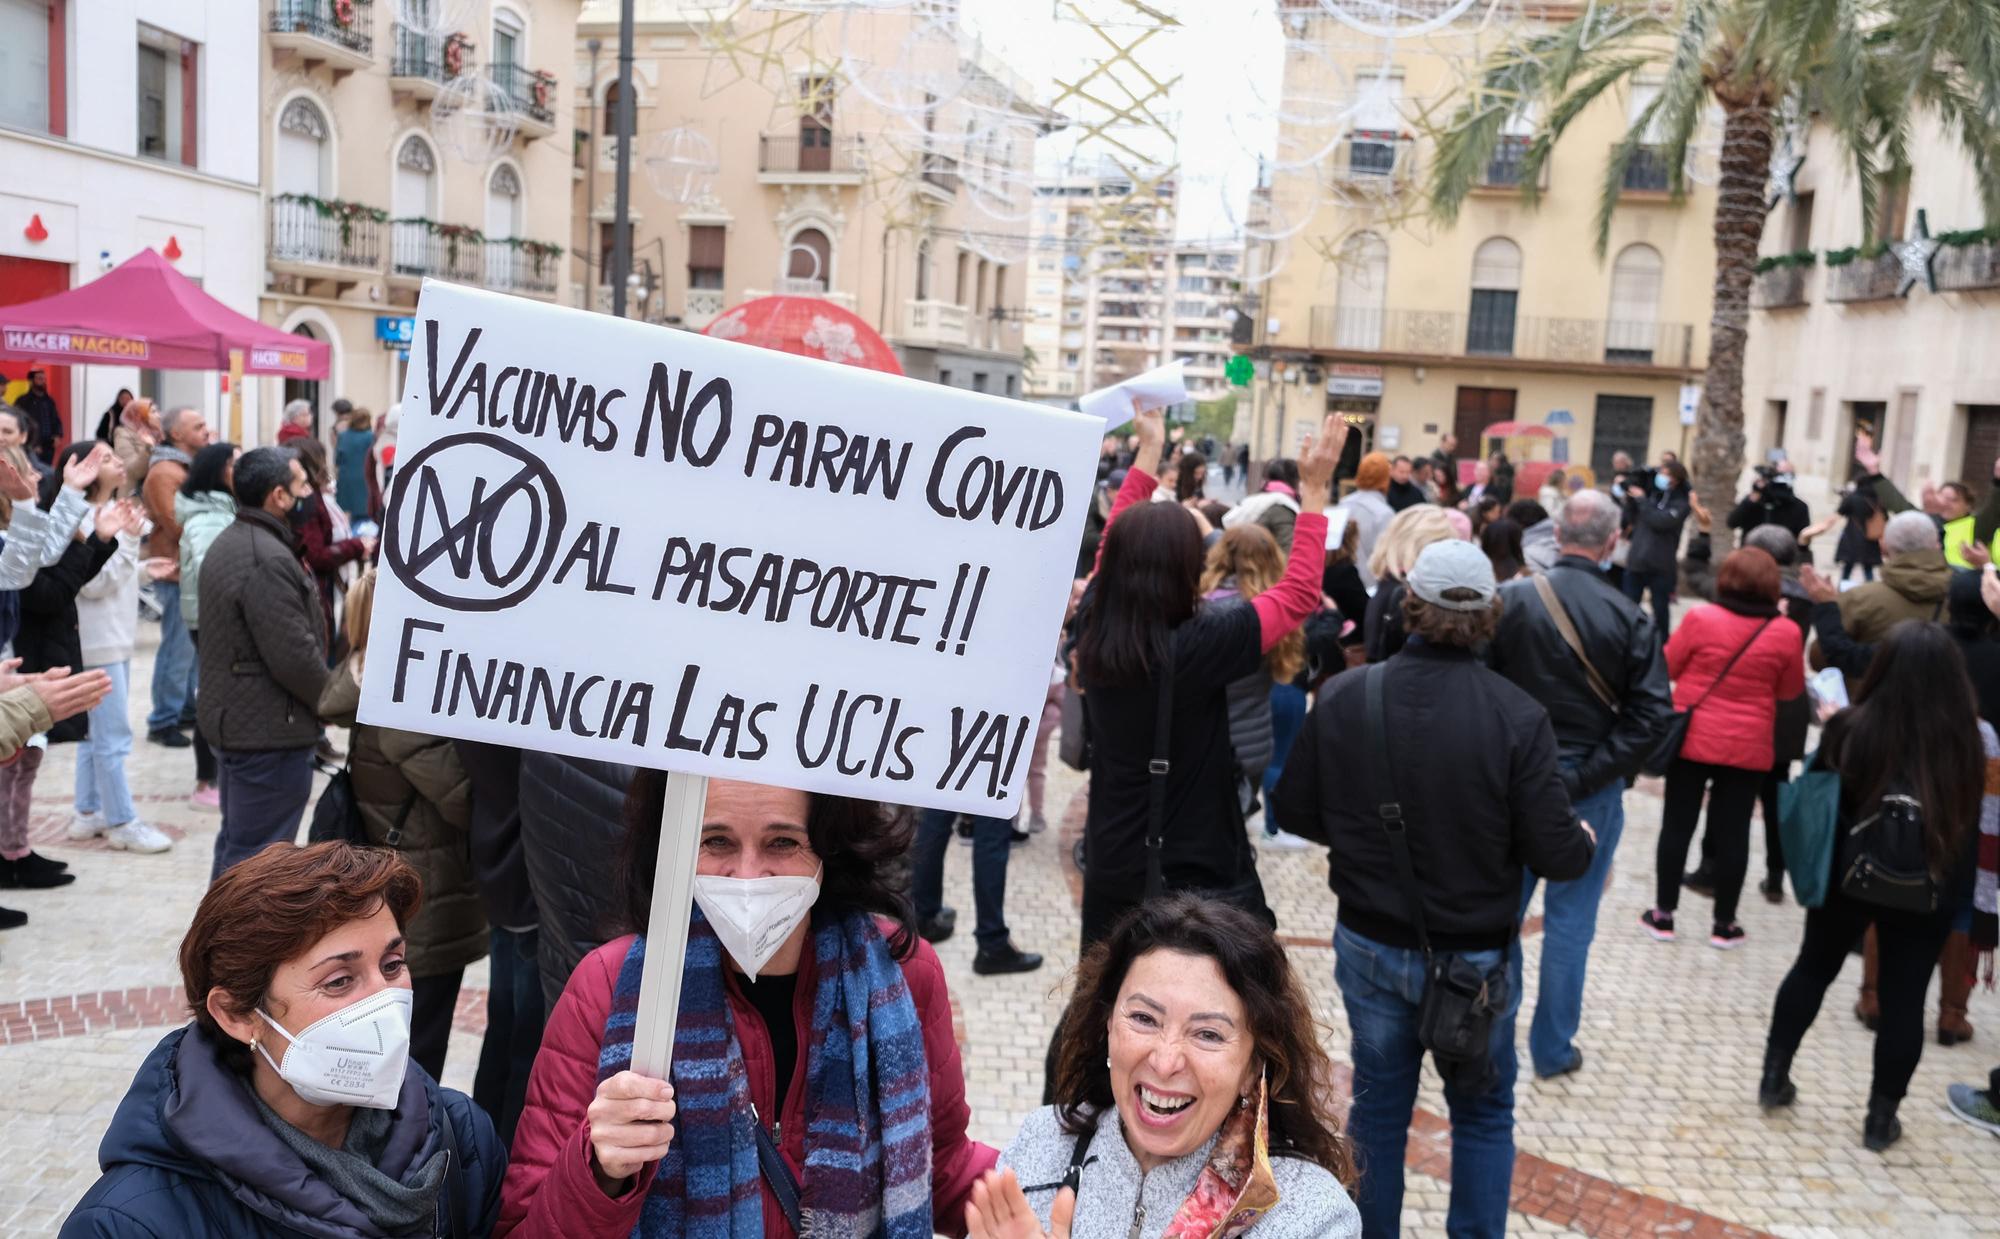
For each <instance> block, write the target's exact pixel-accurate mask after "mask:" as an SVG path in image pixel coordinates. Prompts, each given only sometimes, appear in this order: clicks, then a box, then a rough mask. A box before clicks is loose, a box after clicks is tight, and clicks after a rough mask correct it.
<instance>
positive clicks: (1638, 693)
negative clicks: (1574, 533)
mask: <svg viewBox="0 0 2000 1239" xmlns="http://www.w3.org/2000/svg"><path fill="white" fill-rule="evenodd" d="M1547 580H1548V582H1549V584H1550V585H1551V586H1553V587H1554V588H1555V591H1556V597H1557V598H1559V599H1561V600H1562V604H1563V610H1564V611H1565V612H1567V613H1568V615H1569V619H1570V623H1572V624H1574V625H1575V626H1576V631H1577V637H1578V639H1580V640H1581V641H1582V642H1583V648H1584V651H1585V652H1586V653H1588V654H1589V655H1590V665H1591V666H1593V667H1595V668H1597V673H1598V674H1599V675H1600V676H1602V677H1604V682H1605V683H1606V684H1607V685H1609V686H1610V688H1611V695H1612V696H1613V697H1615V698H1616V699H1617V701H1618V707H1619V708H1618V709H1617V710H1616V711H1613V710H1612V709H1610V708H1609V707H1607V706H1606V705H1605V704H1604V703H1603V702H1602V701H1600V700H1598V697H1597V694H1595V693H1593V692H1592V691H1591V689H1590V679H1589V677H1588V675H1587V674H1586V673H1585V672H1584V669H1583V664H1581V663H1579V662H1578V661H1577V660H1576V655H1575V654H1574V653H1572V652H1571V650H1570V648H1569V645H1568V643H1566V642H1565V641H1564V640H1563V637H1562V632H1561V630H1559V629H1558V628H1557V627H1556V622H1555V619H1554V617H1553V616H1551V615H1550V614H1549V611H1548V608H1547V607H1545V606H1543V605H1542V599H1541V593H1540V591H1539V590H1537V589H1536V588H1535V583H1534V581H1532V580H1527V581H1510V582H1508V583H1507V584H1506V585H1504V586H1502V587H1501V590H1500V596H1501V598H1502V599H1504V600H1505V606H1504V608H1503V609H1502V611H1501V612H1500V631H1499V632H1498V633H1496V634H1495V635H1494V638H1493V644H1492V645H1491V646H1490V647H1488V650H1487V660H1488V662H1490V663H1491V665H1492V667H1493V669H1494V670H1495V671H1498V672H1499V673H1500V674H1501V675H1504V676H1506V677H1507V678H1508V679H1509V680H1512V681H1513V682H1514V683H1515V684H1517V685H1519V686H1520V687H1521V689H1522V690H1523V691H1525V692H1526V693H1527V694H1528V695H1529V696H1531V697H1533V698H1534V699H1535V700H1537V701H1539V702H1541V703H1542V705H1543V706H1544V707H1546V708H1547V710H1548V712H1549V723H1550V725H1551V726H1553V727H1554V728H1555V733H1556V745H1557V748H1558V749H1559V750H1560V751H1561V754H1562V758H1563V762H1564V767H1565V768H1564V770H1563V788H1564V790H1565V791H1567V792H1568V793H1569V794H1570V798H1571V799H1573V800H1574V799H1579V798H1581V797H1583V796H1586V795H1589V794H1590V793H1592V792H1595V791H1597V790H1598V789H1599V788H1602V787H1605V786H1607V785H1609V784H1610V783H1612V782H1613V781H1614V780H1621V779H1629V778H1631V777H1632V776H1633V775H1635V774H1637V773H1638V772H1639V763H1640V762H1641V761H1642V760H1644V758H1645V755H1646V752H1647V750H1649V749H1650V748H1651V747H1652V746H1653V742H1654V741H1655V739H1656V738H1657V737H1658V736H1660V734H1661V733H1662V732H1664V731H1665V730H1666V726H1667V718H1668V716H1669V715H1670V714H1672V713H1673V708H1674V703H1673V696H1672V691H1671V689H1670V688H1669V687H1668V684H1667V665H1666V662H1665V660H1664V659H1662V658H1661V657H1660V639H1659V638H1658V637H1657V636H1655V635H1654V633H1653V622H1652V620H1651V619H1649V618H1647V615H1646V612H1645V611H1644V610H1643V609H1642V608H1641V607H1640V606H1639V604H1638V603H1636V602H1633V601H1632V600H1631V599H1629V598H1627V597H1626V596H1625V595H1624V594H1623V593H1622V592H1620V591H1619V590H1617V589H1614V588H1612V585H1611V582H1610V580H1609V579H1608V578H1607V577H1606V576H1605V575H1604V574H1603V573H1602V572H1599V571H1598V570H1597V565H1596V564H1594V563H1592V562H1591V561H1590V560H1588V559H1585V558H1584V557H1583V556H1581V555H1564V556H1562V557H1561V558H1559V559H1557V560H1556V563H1555V567H1553V568H1551V569H1549V572H1548V576H1547Z"/></svg>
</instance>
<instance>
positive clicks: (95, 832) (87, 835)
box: [69, 813, 110, 843]
mask: <svg viewBox="0 0 2000 1239" xmlns="http://www.w3.org/2000/svg"><path fill="white" fill-rule="evenodd" d="M109 826H110V823H109V822H106V821H105V820H104V815H103V814H102V813H79V814H77V815H76V816H75V817H73V818H71V819H70V823H69V837H70V838H71V839H74V840H76V841H77V842H79V843H80V842H82V841H83V840H85V839H95V838H96V837H97V836H99V835H101V834H103V833H104V832H105V830H106V829H107V828H108V827H109Z"/></svg>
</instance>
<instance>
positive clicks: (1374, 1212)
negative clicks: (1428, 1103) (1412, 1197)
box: [1273, 539, 1592, 1235]
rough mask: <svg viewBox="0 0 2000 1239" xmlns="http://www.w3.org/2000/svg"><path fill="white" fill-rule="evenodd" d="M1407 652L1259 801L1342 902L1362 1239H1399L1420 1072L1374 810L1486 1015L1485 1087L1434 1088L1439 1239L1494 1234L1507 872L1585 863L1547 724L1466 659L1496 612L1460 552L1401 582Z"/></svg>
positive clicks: (1486, 564) (1403, 941)
mask: <svg viewBox="0 0 2000 1239" xmlns="http://www.w3.org/2000/svg"><path fill="white" fill-rule="evenodd" d="M1405 585H1406V587H1407V589H1406V593H1405V601H1404V603H1403V606H1404V616H1405V622H1406V624H1407V626H1408V629H1409V632H1410V638H1409V641H1408V643H1407V644H1405V645H1404V647H1403V650H1402V652H1401V653H1399V654H1397V655H1396V656H1395V657H1393V658H1391V659H1390V660H1389V661H1388V662H1387V663H1385V664H1383V665H1382V666H1380V667H1375V668H1370V669H1369V671H1368V673H1367V674H1365V675H1362V674H1355V675H1343V676H1336V677H1335V678H1334V679H1333V680H1332V681H1330V682H1329V685H1328V687H1327V688H1326V689H1325V690H1323V691H1322V692H1321V694H1320V698H1319V701H1318V703H1317V704H1316V705H1315V707H1314V709H1313V712H1312V714H1311V715H1310V716H1309V717H1308V718H1307V720H1306V724H1305V727H1304V728H1303V729H1302V730H1301V731H1300V733H1299V737H1298V739H1297V741H1296V742H1295V743H1294V744H1293V746H1292V751H1291V755H1290V757H1289V758H1288V759H1287V760H1286V762H1285V773H1284V777H1283V778H1281V779H1280V780H1279V782H1278V788H1277V792H1276V794H1275V795H1274V797H1273V800H1274V803H1275V805H1276V809H1277V813H1278V817H1279V820H1281V821H1283V822H1284V823H1285V824H1286V827H1287V829H1290V830H1293V831H1296V832H1297V833H1299V834H1301V835H1304V836H1306V837H1308V838H1311V839H1314V840H1316V841H1318V842H1322V843H1325V844H1327V845H1328V846H1329V848H1330V849H1331V852H1332V856H1331V862H1330V864H1329V867H1328V882H1329V885H1331V886H1332V887H1333V891H1334V893H1335V894H1336V895H1338V896H1339V897H1340V921H1339V928H1338V929H1337V930H1336V931H1335V932H1334V936H1333V948H1334V953H1335V958H1336V965H1335V971H1334V978H1335V980H1336V981H1337V982H1338V984H1339V986H1340V991H1341V998H1342V1001H1343V1002H1344V1003H1345V1004H1346V1007H1347V1020H1348V1024H1349V1025H1350V1027H1351V1028H1352V1029H1353V1035H1354V1046H1353V1054H1354V1104H1353V1106H1352V1108H1350V1109H1349V1111H1348V1136H1349V1138H1350V1139H1351V1140H1352V1141H1353V1142H1354V1146H1355V1151H1356V1153H1357V1155H1358V1159H1359V1160H1360V1161H1361V1163H1362V1164H1363V1165H1364V1166H1366V1167H1368V1174H1367V1175H1365V1176H1364V1177H1363V1178H1362V1180H1361V1191H1360V1200H1359V1203H1360V1207H1361V1216H1362V1222H1363V1228H1364V1230H1365V1232H1366V1233H1367V1234H1371V1235H1376V1234H1395V1233H1397V1231H1398V1227H1399V1223H1400V1217H1401V1213H1402V1200H1403V1145H1404V1142H1405V1140H1406V1138H1407V1136H1408V1132H1409V1123H1410V1113H1411V1109H1412V1107H1413V1106H1414V1105H1415V1104H1416V1096H1417V1084H1418V1081H1419V1078H1420V1076H1421V1072H1422V1067H1423V1055H1424V1047H1423V1044H1422V1043H1421V1042H1420V1041H1419V1040H1418V1037H1417V1012H1418V1006H1419V1003H1420V1002H1421V1000H1422V998H1423V992H1424V984H1425V980H1424V978H1425V965H1424V954H1423V951H1422V950H1421V949H1420V939H1419V933H1418V926H1417V921H1416V919H1415V918H1414V917H1413V916H1412V911H1411V909H1412V905H1411V901H1410V899H1409V897H1408V896H1407V895H1406V894H1405V884H1404V880H1403V879H1402V877H1401V876H1400V870H1399V861H1398V849H1397V847H1396V846H1395V843H1394V838H1395V836H1393V835H1392V834H1391V833H1390V830H1389V828H1388V826H1387V824H1386V823H1385V821H1384V818H1383V816H1382V815H1381V814H1380V813H1379V812H1378V808H1379V807H1380V806H1382V805H1385V804H1387V803H1389V802H1391V801H1396V802H1400V804H1401V809H1402V815H1401V820H1402V822H1403V824H1404V825H1403V832H1404V835H1405V837H1406V838H1407V841H1408V842H1407V847H1408V851H1409V853H1410V855H1411V858H1412V868H1413V869H1414V876H1415V883H1416V887H1417V890H1418V893H1419V897H1420V899H1421V902H1422V921H1423V927H1424V936H1425V937H1427V938H1428V940H1429V943H1430V945H1431V947H1432V948H1434V949H1435V950H1437V951H1439V952H1444V953H1449V954H1451V955H1454V956H1456V957H1458V960H1459V962H1460V963H1461V964H1462V965H1464V966H1466V967H1469V968H1472V969H1475V970H1476V971H1477V972H1478V973H1479V974H1480V976H1482V977H1483V978H1485V981H1486V985H1487V989H1488V992H1489V994H1490V995H1492V996H1493V997H1494V1006H1495V1008H1496V1013H1495V1018H1494V1020H1493V1029H1492V1034H1491V1038H1490V1042H1489V1060H1490V1067H1491V1071H1492V1074H1491V1076H1489V1077H1488V1080H1487V1081H1485V1082H1484V1086H1483V1087H1482V1086H1480V1085H1479V1084H1468V1083H1465V1082H1463V1081H1462V1080H1461V1079H1460V1078H1459V1076H1458V1075H1457V1073H1456V1072H1454V1073H1453V1076H1452V1078H1449V1079H1448V1080H1447V1082H1446V1085H1445V1101H1446V1103H1447V1104H1448V1105H1449V1107H1450V1109H1451V1126H1452V1197H1451V1212H1450V1216H1449V1218H1448V1221H1447V1225H1448V1227H1449V1229H1450V1230H1451V1232H1452V1233H1453V1234H1495V1235H1497V1234H1500V1233H1501V1232H1502V1231H1503V1230H1504V1229H1505V1228H1506V1225H1507V1199H1508V1185H1509V1183H1510V1181H1511V1179H1512V1175H1513V1167H1514V1075H1515V1070H1516V1062H1515V1055H1514V1014H1515V1011H1516V1010H1517V1009H1518V1008H1519V1006H1520V996H1519V988H1518V987H1517V986H1514V985H1512V984H1510V982H1509V980H1508V966H1509V962H1510V961H1518V960H1519V958H1520V950H1519V948H1518V946H1517V945H1516V941H1515V940H1516V937H1517V934H1518V918H1519V913H1520V902H1521V885H1522V882H1523V880H1524V877H1525V874H1524V872H1523V866H1524V865H1525V866H1526V867H1528V868H1529V869H1532V870H1533V871H1535V872H1537V873H1540V874H1541V875H1542V876H1544V877H1547V878H1550V879H1552V880H1565V879H1571V878H1578V877H1581V876H1582V875H1583V874H1584V873H1586V872H1587V871H1588V870H1589V869H1590V858H1591V850H1592V843H1591V837H1590V831H1589V827H1588V826H1584V825H1579V824H1578V822H1577V820H1576V818H1575V816H1574V815H1573V814H1571V812H1570V806H1569V798H1568V797H1567V796H1566V795H1564V793H1563V785H1562V778H1561V775H1560V774H1559V773H1558V769H1557V763H1556V741H1555V734H1554V733H1553V732H1552V731H1551V730H1550V729H1549V717H1548V712H1547V711H1545V710H1544V709H1542V707H1541V706H1540V705H1537V704H1536V703H1535V700H1534V699H1533V698H1532V697H1530V696H1528V695H1527V694H1526V693H1524V692H1522V691H1521V690H1520V689H1519V688H1517V687H1515V686H1514V685H1513V684H1510V683H1508V682H1507V680H1506V679H1504V678H1502V677H1501V676H1499V675H1496V674H1495V673H1494V672H1492V671H1490V670H1488V669H1487V668H1486V667H1485V666H1483V665H1481V664H1480V662H1479V661H1478V660H1477V659H1476V658H1475V657H1474V656H1473V653H1472V651H1473V649H1474V648H1475V647H1477V646H1478V645H1480V644H1481V643H1483V642H1485V641H1488V640H1490V639H1491V638H1492V636H1493V633H1494V629H1495V627H1496V626H1497V624H1498V622H1499V617H1500V603H1499V601H1498V597H1497V591H1496V588H1495V585H1494V581H1493V565H1492V563H1491V562H1490V561H1489V560H1487V558H1486V556H1485V555H1484V554H1483V553H1481V552H1480V550H1479V549H1478V548H1477V547H1475V546H1473V545H1472V544H1471V543H1469V542H1460V541H1457V540H1456V539H1454V540H1451V541H1446V542H1437V543H1433V544H1432V545H1430V546H1427V547H1425V548H1424V550H1423V553H1422V554H1420V555H1419V556H1418V557H1417V562H1416V564H1415V566H1414V567H1412V568H1411V570H1410V572H1409V575H1408V577H1407V578H1406V580H1405ZM1378 675H1379V676H1384V677H1385V693H1386V698H1385V702H1384V719H1385V722H1384V725H1383V727H1382V729H1381V733H1380V734H1382V735H1383V736H1384V737H1385V738H1386V740H1387V744H1388V748H1389V754H1388V765H1389V769H1390V770H1391V771H1392V772H1393V773H1392V774H1391V776H1390V778H1391V779H1392V781H1393V782H1394V784H1395V786H1394V787H1385V786H1382V780H1381V779H1380V777H1379V776H1378V775H1377V773H1376V762H1375V761H1374V760H1373V758H1372V749H1371V743H1372V739H1373V737H1374V736H1375V735H1376V734H1377V733H1376V731H1375V729H1373V728H1371V727H1370V725H1369V723H1368V705H1367V686H1368V684H1369V682H1370V680H1371V678H1372V677H1374V676H1378Z"/></svg>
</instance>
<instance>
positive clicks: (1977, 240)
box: [1931, 224, 2000, 249]
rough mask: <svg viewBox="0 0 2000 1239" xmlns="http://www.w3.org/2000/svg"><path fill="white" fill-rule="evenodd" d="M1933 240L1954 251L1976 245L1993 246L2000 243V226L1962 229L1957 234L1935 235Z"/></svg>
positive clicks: (1941, 233)
mask: <svg viewBox="0 0 2000 1239" xmlns="http://www.w3.org/2000/svg"><path fill="white" fill-rule="evenodd" d="M1931 240H1933V241H1936V242H1937V243H1938V244H1939V245H1941V246H1949V247H1951V248H1953V249H1964V248H1967V247H1969V246H1974V245H1993V244H1996V243H2000V224H1994V225H1989V226H1987V227H1985V228H1961V229H1959V230H1958V231H1956V232H1940V233H1935V234H1933V235H1932V236H1931Z"/></svg>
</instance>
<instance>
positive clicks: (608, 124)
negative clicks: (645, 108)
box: [600, 78, 639, 138]
mask: <svg viewBox="0 0 2000 1239" xmlns="http://www.w3.org/2000/svg"><path fill="white" fill-rule="evenodd" d="M638 108H639V92H638V91H636V90H635V91H633V92H632V109H633V110H632V133H633V136H634V137H636V136H637V135H638V133H639V112H638ZM602 111H603V122H602V125H601V126H600V127H601V128H602V130H603V133H604V136H605V137H607V138H615V137H617V136H618V79H617V78H612V79H611V84H610V85H609V86H606V87H605V88H604V107H603V109H602Z"/></svg>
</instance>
